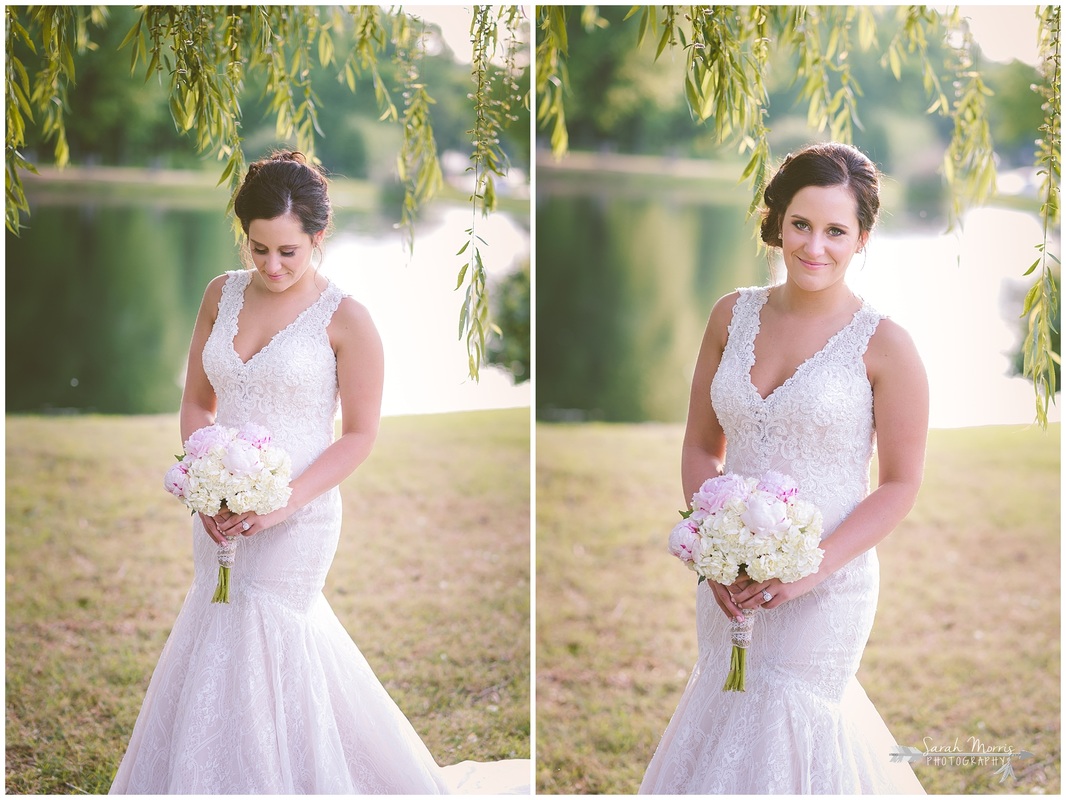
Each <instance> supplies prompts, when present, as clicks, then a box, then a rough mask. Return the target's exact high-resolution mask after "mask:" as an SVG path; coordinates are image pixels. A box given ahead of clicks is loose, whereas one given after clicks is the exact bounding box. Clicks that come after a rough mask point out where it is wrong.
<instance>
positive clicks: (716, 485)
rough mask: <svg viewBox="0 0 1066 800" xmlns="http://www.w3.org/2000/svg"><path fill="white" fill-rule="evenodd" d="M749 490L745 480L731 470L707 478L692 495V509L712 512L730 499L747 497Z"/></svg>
mask: <svg viewBox="0 0 1066 800" xmlns="http://www.w3.org/2000/svg"><path fill="white" fill-rule="evenodd" d="M750 491H751V489H750V488H749V486H748V483H747V481H746V480H745V479H744V478H742V477H741V476H740V475H734V474H733V473H732V472H730V473H728V474H726V475H719V476H718V477H716V478H708V479H707V480H706V481H704V482H703V486H701V487H700V488H699V490H698V491H697V492H696V493H695V494H694V495H692V509H693V511H704V512H706V513H707V514H713V513H714V512H716V511H719V510H721V509H722V508H724V507H725V504H726V503H728V502H729V501H730V500H736V499H742V498H744V497H747V496H748V492H750ZM703 516H706V514H704V515H703Z"/></svg>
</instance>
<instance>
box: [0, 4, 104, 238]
mask: <svg viewBox="0 0 1066 800" xmlns="http://www.w3.org/2000/svg"><path fill="white" fill-rule="evenodd" d="M6 17H7V35H6V37H5V46H6V48H7V49H6V53H7V67H6V78H7V96H6V100H5V111H6V115H7V128H6V136H5V140H4V160H5V166H6V169H7V172H6V178H5V196H6V201H7V206H6V209H7V210H6V216H5V221H6V224H7V228H8V230H10V231H12V232H14V233H17V232H18V226H19V215H20V214H23V213H29V203H27V202H26V194H25V192H24V191H23V188H22V177H21V175H20V172H21V171H22V170H27V169H28V170H30V171H33V165H32V164H30V162H29V161H27V160H26V158H25V157H24V156H23V154H22V153H21V152H20V148H22V147H24V146H25V144H26V121H27V120H33V118H34V112H36V113H37V115H38V121H39V124H40V126H41V128H42V130H43V131H44V134H45V136H46V137H48V138H50V139H52V140H53V141H54V143H55V147H54V153H55V161H56V164H58V165H59V166H63V165H65V164H66V163H67V162H68V161H69V159H70V148H69V146H68V145H67V131H66V125H65V124H64V119H63V111H64V108H65V107H66V105H67V90H68V89H69V88H70V86H72V85H73V84H74V57H75V55H77V54H80V53H83V52H84V51H85V50H87V49H90V48H92V47H94V46H95V45H94V44H93V43H92V41H91V40H90V39H89V23H92V24H93V25H95V26H101V25H103V24H104V23H105V22H106V20H107V9H106V8H105V7H103V6H32V7H23V8H21V9H20V8H16V7H14V6H8V7H7V9H6ZM37 43H40V46H41V56H42V59H43V68H42V69H40V70H37V71H35V73H34V76H33V80H32V85H31V80H30V74H29V71H28V70H27V69H26V66H25V64H24V63H23V60H22V59H21V58H20V57H19V56H18V55H17V54H16V44H21V45H22V46H24V47H26V48H28V49H29V50H30V51H31V52H32V53H34V54H36V53H37Z"/></svg>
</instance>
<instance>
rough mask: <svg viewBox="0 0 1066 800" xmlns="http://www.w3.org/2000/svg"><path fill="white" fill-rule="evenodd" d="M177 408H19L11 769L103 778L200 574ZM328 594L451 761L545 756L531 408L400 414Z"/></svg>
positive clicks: (71, 782)
mask: <svg viewBox="0 0 1066 800" xmlns="http://www.w3.org/2000/svg"><path fill="white" fill-rule="evenodd" d="M179 449H180V442H179V441H178V423H177V419H176V417H175V416H169V415H168V416H153V417H100V416H85V417H69V418H42V417H28V416H27V417H22V416H9V417H8V418H7V586H6V589H7V616H6V621H7V662H6V663H7V670H6V679H7V722H6V734H7V735H6V741H7V772H6V777H7V781H6V789H7V791H8V792H9V793H16V794H69V793H73V792H89V793H102V792H106V791H107V789H108V787H109V786H110V784H111V778H112V776H113V774H114V771H115V769H117V767H118V763H119V760H120V759H121V757H122V754H123V752H124V751H125V746H126V742H127V741H128V739H129V735H130V733H131V731H132V728H133V723H134V720H135V719H136V716H137V712H138V711H139V709H140V704H141V700H142V699H143V697H144V691H145V689H146V688H147V685H148V679H149V677H150V676H151V671H152V669H153V667H154V666H155V662H156V659H157V658H158V656H159V652H160V650H161V649H162V646H163V643H164V641H165V640H166V637H167V634H168V633H169V631H170V627H171V625H172V624H173V622H174V618H175V616H176V615H177V612H178V610H179V608H180V607H181V602H182V599H183V598H184V595H185V592H186V591H187V590H188V587H189V585H190V583H191V580H192V563H191V546H190V543H189V524H190V523H189V515H188V513H187V512H186V511H185V509H184V508H183V507H182V506H181V505H180V504H179V503H177V502H176V501H175V500H174V499H173V498H171V497H169V496H168V495H166V494H165V493H164V492H163V489H162V475H163V472H164V471H165V469H166V468H167V466H169V464H170V463H171V455H172V454H173V453H175V452H177V451H178V450H179ZM342 494H343V498H344V529H343V532H342V536H341V543H340V548H339V551H338V553H337V557H336V560H335V562H334V565H333V569H332V571H331V572H330V577H329V580H328V581H327V584H326V588H325V593H326V596H327V598H328V599H329V600H330V602H331V604H332V605H333V608H334V610H335V611H336V612H337V616H338V617H339V618H340V619H341V620H342V622H344V624H345V625H346V626H347V628H348V630H349V631H350V632H351V633H352V635H353V638H354V639H355V641H356V643H357V644H358V645H359V647H360V649H361V650H362V652H363V654H364V655H365V656H366V658H367V660H368V661H369V662H370V664H371V666H372V667H373V668H374V670H375V672H376V673H377V675H378V677H379V678H380V679H381V680H382V682H383V683H384V684H385V687H386V688H387V689H388V691H389V693H390V694H391V695H392V696H393V698H394V699H395V700H396V701H397V703H398V704H399V705H400V707H401V708H402V709H403V711H404V713H406V714H407V716H408V718H409V719H410V720H411V722H412V724H413V725H414V727H415V730H417V731H418V733H419V735H420V736H422V738H423V739H424V741H425V742H426V744H427V746H428V747H429V749H430V751H431V752H432V753H433V754H434V756H435V757H436V759H437V761H438V762H439V763H441V764H449V763H454V762H457V761H461V760H464V759H476V760H481V761H490V760H496V759H501V758H510V757H523V758H524V757H528V756H529V738H530V726H529V712H530V679H529V664H530V649H529V638H530V637H529V630H530V627H529V613H530V606H529V597H530V587H529V513H530V512H529V412H528V411H527V410H525V409H517V410H507V411H494V412H478V413H470V414H444V415H438V416H424V417H399V418H388V419H385V420H384V421H383V423H382V429H381V434H380V436H379V439H378V443H377V446H376V448H375V452H374V454H373V455H372V456H371V458H370V460H369V461H368V462H367V463H366V464H364V465H363V466H362V467H361V468H360V469H359V470H357V471H356V473H355V474H354V475H353V476H352V477H351V478H349V479H348V481H346V482H345V484H344V486H343V491H342Z"/></svg>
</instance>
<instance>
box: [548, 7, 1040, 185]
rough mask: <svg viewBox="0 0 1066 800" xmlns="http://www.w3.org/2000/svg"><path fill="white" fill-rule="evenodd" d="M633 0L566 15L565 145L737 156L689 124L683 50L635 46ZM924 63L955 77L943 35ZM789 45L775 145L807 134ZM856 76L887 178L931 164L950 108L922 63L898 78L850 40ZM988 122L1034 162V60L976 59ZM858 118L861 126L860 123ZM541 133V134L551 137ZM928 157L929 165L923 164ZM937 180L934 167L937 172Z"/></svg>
mask: <svg viewBox="0 0 1066 800" xmlns="http://www.w3.org/2000/svg"><path fill="white" fill-rule="evenodd" d="M629 13H630V9H629V7H628V6H625V7H614V6H604V7H599V8H598V9H597V11H596V14H595V15H591V16H590V15H587V14H586V15H584V16H582V15H581V14H579V13H573V14H570V15H568V17H567V21H566V32H567V38H568V44H569V47H568V50H567V58H566V68H567V73H568V77H569V88H570V96H568V97H567V100H566V125H567V129H568V133H569V146H570V149H572V150H593V151H596V150H598V151H609V152H617V153H628V154H650V155H664V156H679V157H692V158H719V159H721V158H725V159H732V158H734V156H733V155H732V153H731V151H730V150H731V149H730V148H723V147H722V145H721V144H720V143H719V142H718V141H717V140H716V137H715V131H714V130H713V128H712V127H710V126H694V125H693V124H692V113H691V111H690V108H689V105H688V103H687V102H686V98H685V90H684V76H685V70H686V64H685V58H684V55H683V54H682V53H680V52H677V51H675V50H671V49H666V50H665V51H664V52H663V53H662V54H661V55H660V56H659V57H658V58H656V50H655V47H654V41H645V42H644V43H643V44H642V45H641V46H639V47H638V46H637V41H638V35H639V33H638V28H637V26H636V25H635V24H633V21H628V22H626V23H625V24H623V21H624V20H625V18H626V16H627V15H628V14H629ZM928 50H929V53H928V55H929V61H930V62H931V63H933V64H938V65H940V66H941V67H942V69H941V70H940V71H939V75H938V77H939V80H940V82H941V84H942V85H944V86H950V85H951V82H952V80H953V77H954V76H953V74H952V71H951V70H950V68H949V65H950V62H951V52H950V49H949V48H948V47H947V45H946V43H945V42H944V41H943V40H941V39H930V40H929V42H928ZM793 57H794V56H793V54H792V53H791V52H788V51H787V50H786V49H785V48H780V49H776V48H775V49H772V50H771V56H770V69H769V70H768V71H767V76H768V77H767V86H766V89H767V95H768V102H767V103H766V106H765V108H766V111H767V116H766V125H767V127H768V128H769V140H770V144H771V146H772V148H773V150H774V152H777V153H785V152H788V151H789V150H791V149H793V148H795V147H798V146H801V145H803V144H806V143H808V142H809V141H810V139H811V137H812V131H811V129H810V127H809V126H808V124H807V109H806V104H805V103H803V102H802V101H801V97H800V95H801V91H802V81H797V80H796V70H795V67H794V66H793V65H791V64H790V63H789V62H790V60H791V59H792V58H793ZM847 61H848V64H849V67H850V72H851V77H852V78H853V80H854V81H855V83H857V84H858V85H859V86H861V87H862V98H861V101H860V108H859V109H858V117H859V124H858V125H856V127H855V128H854V130H853V133H852V139H853V144H855V145H856V146H858V147H859V148H861V149H862V150H863V151H864V152H866V153H867V154H868V155H869V156H870V157H871V158H872V159H873V160H874V161H876V162H877V163H878V164H879V165H881V167H882V169H883V170H885V171H886V172H887V173H889V174H890V175H892V176H893V177H894V178H900V179H910V178H912V177H913V176H914V174H915V172H916V171H918V170H921V171H924V172H930V171H935V167H936V166H938V165H939V163H940V158H941V155H942V154H943V152H944V150H945V148H946V147H947V145H948V143H949V142H950V139H951V131H952V126H953V122H952V120H951V119H950V118H949V117H944V116H936V115H929V114H927V113H926V109H927V108H928V106H929V102H928V100H927V98H926V91H925V89H924V88H923V75H922V66H921V64H920V63H918V62H917V61H916V60H910V61H903V62H901V64H900V72H901V75H900V79H899V80H898V81H897V80H896V78H895V76H894V75H893V74H892V72H891V71H890V70H889V69H887V68H886V67H885V66H884V65H883V64H882V63H881V62H882V52H881V51H879V50H874V49H871V50H863V49H861V48H854V49H852V50H850V51H849V52H848V54H847ZM980 70H981V75H982V77H983V79H984V83H985V85H986V86H987V87H988V88H989V89H991V90H992V92H993V94H992V95H991V96H989V97H988V98H987V100H986V106H987V112H988V122H989V125H990V127H991V134H992V139H993V141H994V142H995V144H996V154H997V156H998V157H999V159H1000V167H1001V168H1008V169H1009V168H1012V167H1021V166H1028V165H1032V163H1033V160H1034V157H1035V145H1034V132H1035V131H1037V130H1038V129H1039V127H1040V125H1041V123H1042V122H1043V112H1042V110H1041V105H1042V102H1043V101H1042V99H1041V98H1040V97H1039V96H1038V95H1037V94H1036V93H1035V92H1033V91H1032V90H1031V89H1030V87H1031V86H1032V85H1033V84H1036V83H1039V82H1040V80H1041V78H1040V76H1039V75H1038V73H1037V70H1036V68H1035V67H1032V66H1030V65H1028V64H1024V63H1022V62H1020V61H1013V62H1011V63H1009V64H1001V63H997V62H992V61H987V60H983V61H982V62H981V63H980ZM860 125H861V127H860ZM546 136H547V132H546V131H544V130H543V129H542V130H541V131H540V132H539V136H538V139H540V140H541V141H540V146H542V147H547V144H546V142H544V141H543V140H544V138H545V137H546ZM930 166H932V169H930ZM933 178H934V179H935V181H936V182H937V183H939V182H940V178H939V177H938V176H935V175H934V176H933Z"/></svg>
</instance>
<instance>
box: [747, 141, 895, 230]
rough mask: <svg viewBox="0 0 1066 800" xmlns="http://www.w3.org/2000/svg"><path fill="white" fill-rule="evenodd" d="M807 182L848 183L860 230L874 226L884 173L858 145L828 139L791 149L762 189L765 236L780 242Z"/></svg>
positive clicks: (879, 205) (807, 184) (818, 183)
mask: <svg viewBox="0 0 1066 800" xmlns="http://www.w3.org/2000/svg"><path fill="white" fill-rule="evenodd" d="M808 186H845V187H847V189H848V190H849V191H850V192H851V195H852V197H854V198H855V216H856V217H858V220H859V233H860V235H861V234H865V233H869V232H870V231H871V230H873V227H874V223H876V222H877V212H878V210H879V209H880V207H881V198H880V190H881V173H880V171H879V170H878V169H877V167H876V166H875V165H874V163H873V162H872V161H870V159H868V158H867V157H866V156H865V155H864V154H863V153H862V151H860V150H859V149H858V148H855V147H852V146H851V145H849V144H838V143H836V142H828V143H825V144H821V143H819V144H811V145H807V146H806V147H804V148H803V149H802V150H799V151H797V152H795V153H789V154H788V155H787V156H785V160H784V161H782V162H781V166H780V167H778V168H777V172H776V173H775V174H774V177H773V178H771V179H770V182H769V183H768V184H767V185H766V189H765V190H764V191H763V196H762V197H763V204H764V206H765V208H764V209H763V211H762V227H761V229H760V232H761V234H762V240H763V242H765V243H766V244H767V245H769V246H770V247H780V246H781V223H782V221H783V220H784V218H785V210H786V209H787V208H788V204H789V203H791V202H792V198H793V197H795V196H796V192H798V191H799V190H800V189H805V188H806V187H808Z"/></svg>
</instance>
